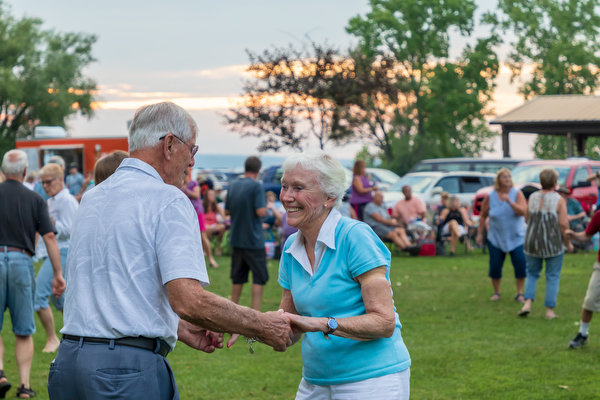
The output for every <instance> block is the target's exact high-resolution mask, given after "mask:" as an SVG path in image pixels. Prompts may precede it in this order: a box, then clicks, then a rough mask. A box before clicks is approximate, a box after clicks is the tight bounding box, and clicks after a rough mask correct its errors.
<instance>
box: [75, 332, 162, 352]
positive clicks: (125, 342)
mask: <svg viewBox="0 0 600 400" xmlns="http://www.w3.org/2000/svg"><path fill="white" fill-rule="evenodd" d="M63 339H64V340H71V341H73V342H79V341H80V340H81V339H83V343H102V344H110V342H111V341H113V340H114V342H115V346H127V347H136V348H138V349H144V350H148V351H151V352H154V353H157V354H160V355H161V356H163V357H166V356H167V354H169V352H170V351H171V348H170V347H169V345H168V344H167V342H165V341H164V340H162V339H150V338H146V337H124V338H120V339H105V338H95V337H81V336H75V335H63ZM157 349H158V351H157Z"/></svg>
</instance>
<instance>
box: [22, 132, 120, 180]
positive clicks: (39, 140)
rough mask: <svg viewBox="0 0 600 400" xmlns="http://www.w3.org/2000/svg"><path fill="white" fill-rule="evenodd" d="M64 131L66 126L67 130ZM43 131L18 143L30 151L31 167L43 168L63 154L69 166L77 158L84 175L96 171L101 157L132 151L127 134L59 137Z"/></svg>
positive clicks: (76, 161)
mask: <svg viewBox="0 0 600 400" xmlns="http://www.w3.org/2000/svg"><path fill="white" fill-rule="evenodd" d="M63 131H64V130H63ZM57 136H62V135H60V134H59V135H46V137H43V135H39V136H38V137H34V138H32V139H21V140H17V143H16V147H17V149H21V150H23V151H25V152H26V153H27V158H28V160H29V170H32V171H35V170H39V169H40V168H41V167H42V166H44V165H45V164H46V163H47V162H48V159H49V158H50V157H52V156H53V155H59V156H61V157H62V158H63V159H64V160H65V163H66V165H67V166H68V165H69V164H71V163H72V162H75V163H76V164H77V166H78V169H79V171H80V172H82V173H83V174H84V175H85V174H86V173H88V172H92V171H94V165H96V161H98V159H99V158H100V157H102V156H103V155H105V154H109V153H112V152H113V151H115V150H123V151H128V148H129V144H128V139H127V136H121V137H95V138H94V137H57Z"/></svg>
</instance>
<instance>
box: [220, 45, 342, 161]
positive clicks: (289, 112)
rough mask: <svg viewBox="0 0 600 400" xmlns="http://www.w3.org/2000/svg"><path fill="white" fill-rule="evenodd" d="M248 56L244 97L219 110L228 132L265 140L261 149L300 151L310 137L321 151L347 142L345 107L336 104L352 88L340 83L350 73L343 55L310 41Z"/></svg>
mask: <svg viewBox="0 0 600 400" xmlns="http://www.w3.org/2000/svg"><path fill="white" fill-rule="evenodd" d="M248 55H249V58H250V66H249V67H248V68H247V69H246V71H247V72H249V73H250V74H252V75H253V77H254V79H253V80H248V81H246V83H245V85H244V88H243V92H242V100H241V101H240V102H239V103H238V104H235V105H234V106H233V107H231V108H230V109H229V112H228V113H226V114H223V118H224V123H226V124H229V127H230V130H232V131H234V132H239V133H240V134H241V136H242V137H244V136H251V137H260V138H264V139H263V141H262V142H261V144H260V146H259V151H266V150H275V151H277V150H279V149H281V148H283V147H291V148H294V149H297V150H301V149H302V148H303V146H304V144H305V143H304V142H305V141H307V140H308V139H309V138H311V137H312V138H313V139H316V140H317V141H318V143H319V146H320V148H321V149H323V148H324V147H325V146H326V145H327V144H328V143H335V144H338V145H341V144H345V143H347V141H348V140H349V137H350V136H351V134H352V131H351V130H350V129H349V127H348V125H347V123H346V119H345V117H346V114H347V110H346V109H345V108H344V107H343V106H340V104H339V103H338V101H339V99H343V98H346V97H348V96H349V93H348V90H350V89H351V88H350V87H348V86H346V85H342V84H340V82H341V81H344V80H347V79H349V78H350V75H352V71H350V70H349V65H348V60H347V57H343V56H341V55H340V53H339V51H338V50H336V49H334V48H332V47H330V46H328V45H327V44H324V45H320V44H317V43H314V42H312V41H311V42H310V43H308V44H305V45H304V48H303V49H302V50H296V49H295V48H294V47H293V46H291V45H290V46H289V47H288V48H275V49H274V50H272V51H268V50H265V51H264V52H263V53H262V54H261V55H257V54H254V53H252V52H248Z"/></svg>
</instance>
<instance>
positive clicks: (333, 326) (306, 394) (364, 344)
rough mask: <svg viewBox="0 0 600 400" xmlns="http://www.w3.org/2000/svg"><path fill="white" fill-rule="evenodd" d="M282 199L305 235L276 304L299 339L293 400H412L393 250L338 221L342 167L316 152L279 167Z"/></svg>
mask: <svg viewBox="0 0 600 400" xmlns="http://www.w3.org/2000/svg"><path fill="white" fill-rule="evenodd" d="M283 171H284V172H283V177H282V179H281V183H282V188H281V195H280V200H281V202H282V203H283V206H284V207H285V209H286V211H287V223H288V224H289V225H290V226H292V227H295V228H298V230H299V232H298V233H295V234H294V235H292V236H290V238H289V240H288V241H287V242H286V244H285V248H284V252H283V254H282V257H281V263H280V267H279V284H280V285H281V286H282V287H283V294H282V299H281V305H280V309H282V310H284V311H285V312H286V313H288V314H287V315H289V316H290V318H291V320H292V328H293V330H294V332H295V335H294V341H298V340H299V339H300V336H301V335H302V333H306V336H305V338H304V340H303V341H302V360H303V364H304V368H303V378H302V381H301V383H300V387H299V388H298V393H297V395H296V399H333V398H336V399H337V398H344V399H365V398H368V399H369V400H375V399H388V400H389V399H408V398H409V381H410V370H409V367H410V363H411V361H410V357H409V354H408V351H407V349H406V346H405V345H404V342H403V341H402V336H401V335H400V329H401V325H400V320H399V318H398V314H397V313H396V310H395V307H394V302H393V299H392V289H391V286H390V281H389V269H390V252H389V251H388V249H387V248H386V247H385V245H384V244H383V243H382V242H381V240H379V238H378V237H377V235H375V233H373V231H372V230H371V228H369V226H368V225H366V224H364V223H361V222H358V221H355V220H352V219H348V218H342V217H341V215H340V213H339V212H338V211H337V209H336V208H338V207H339V205H340V203H341V201H342V198H343V196H344V191H345V189H346V184H345V181H346V180H345V175H344V170H343V167H342V166H341V165H340V163H339V162H338V161H337V160H336V159H335V158H333V157H331V156H329V155H327V154H325V153H324V152H323V151H320V150H315V151H311V152H305V153H301V154H297V155H293V156H291V157H288V159H287V160H286V161H285V163H284V164H283Z"/></svg>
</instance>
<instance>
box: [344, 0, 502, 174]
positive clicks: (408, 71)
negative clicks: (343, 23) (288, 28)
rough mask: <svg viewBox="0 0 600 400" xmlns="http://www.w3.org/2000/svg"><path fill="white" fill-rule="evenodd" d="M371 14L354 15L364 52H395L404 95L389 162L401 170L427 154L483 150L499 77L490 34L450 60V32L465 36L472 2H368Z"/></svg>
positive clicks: (391, 132)
mask: <svg viewBox="0 0 600 400" xmlns="http://www.w3.org/2000/svg"><path fill="white" fill-rule="evenodd" d="M370 4H371V11H370V12H369V13H367V15H366V16H364V17H363V16H357V17H354V18H352V19H351V20H350V23H349V25H348V27H347V31H348V32H349V33H351V34H353V35H355V36H357V37H358V38H359V48H358V50H359V51H360V52H361V53H362V54H364V55H365V56H366V57H375V56H388V57H393V58H394V59H395V60H396V61H397V62H396V64H395V66H396V69H397V74H398V76H399V77H400V79H397V83H398V85H397V87H398V90H399V92H400V95H399V104H401V105H402V106H401V107H399V108H398V110H397V112H396V113H395V117H394V119H393V120H392V121H391V123H390V126H389V127H388V130H387V140H388V142H389V143H390V145H389V147H390V149H389V150H387V149H385V151H384V157H382V159H383V160H384V165H385V166H387V167H388V168H390V169H393V170H394V171H395V172H397V173H399V174H402V173H404V172H406V171H407V170H408V169H409V168H410V167H411V166H412V165H414V164H415V163H416V162H418V161H419V160H421V159H423V158H432V157H452V156H471V155H480V154H481V152H482V151H484V150H488V149H489V148H490V139H491V137H492V136H493V135H492V133H491V132H490V131H489V129H488V128H487V125H486V124H485V116H486V115H487V114H488V113H489V112H490V110H489V109H487V105H488V102H489V101H490V100H491V98H492V92H493V90H494V87H495V84H494V79H495V78H496V76H497V74H498V68H499V64H498V59H497V56H496V54H495V52H494V47H495V46H496V45H497V44H499V42H500V39H499V37H498V36H497V35H496V34H495V33H492V34H491V35H490V36H489V37H488V38H481V39H478V40H477V41H476V43H475V44H474V45H470V46H467V47H466V49H465V50H464V51H463V53H462V56H461V57H460V58H459V59H458V60H452V61H450V60H449V59H448V53H449V49H450V40H449V33H450V30H452V29H456V30H458V31H460V32H461V33H462V34H463V35H465V36H467V35H470V34H471V33H472V30H473V24H474V17H473V15H474V11H475V9H476V6H475V3H474V2H473V1H460V0H451V1H444V2H440V1H433V0H432V1H429V0H371V1H370Z"/></svg>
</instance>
